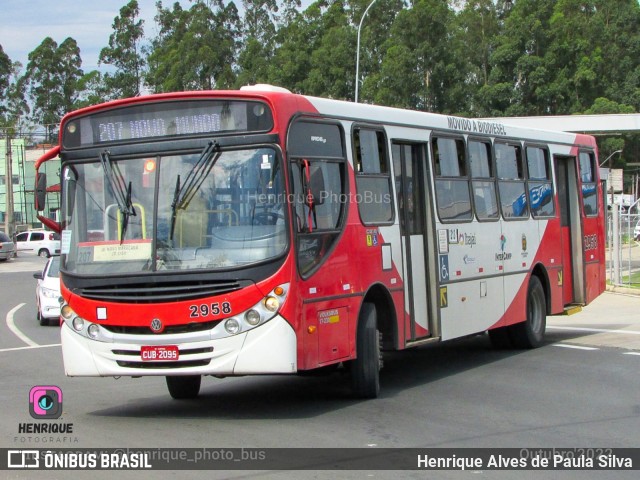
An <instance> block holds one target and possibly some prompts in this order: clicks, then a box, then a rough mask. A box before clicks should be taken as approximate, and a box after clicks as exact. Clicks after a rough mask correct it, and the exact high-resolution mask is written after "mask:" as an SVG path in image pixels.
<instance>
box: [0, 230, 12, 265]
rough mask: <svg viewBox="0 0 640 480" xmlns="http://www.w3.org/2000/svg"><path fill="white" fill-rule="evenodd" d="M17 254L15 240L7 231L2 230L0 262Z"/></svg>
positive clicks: (0, 236)
mask: <svg viewBox="0 0 640 480" xmlns="http://www.w3.org/2000/svg"><path fill="white" fill-rule="evenodd" d="M15 254H16V245H15V243H13V240H11V239H10V238H9V236H8V235H7V234H6V233H4V232H0V262H6V261H7V260H9V259H10V258H13V257H15Z"/></svg>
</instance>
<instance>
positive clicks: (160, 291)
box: [77, 280, 250, 303]
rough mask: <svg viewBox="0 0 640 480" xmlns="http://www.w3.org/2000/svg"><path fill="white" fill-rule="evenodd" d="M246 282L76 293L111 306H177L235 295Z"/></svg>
mask: <svg viewBox="0 0 640 480" xmlns="http://www.w3.org/2000/svg"><path fill="white" fill-rule="evenodd" d="M249 283H250V282H246V281H220V282H203V281H199V280H190V281H182V282H177V283H175V282H172V283H157V282H153V283H152V282H146V283H130V284H124V285H109V286H99V287H84V288H82V289H80V291H78V292H77V293H78V294H79V295H81V296H83V297H85V298H89V299H91V300H100V301H105V302H115V303H118V302H120V303H125V302H126V303H156V302H180V301H184V300H195V299H198V298H206V297H212V296H215V295H222V294H225V293H230V292H235V291H236V290H239V289H241V288H243V287H244V286H246V285H248V284H249Z"/></svg>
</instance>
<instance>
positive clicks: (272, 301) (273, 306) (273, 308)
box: [264, 297, 280, 312]
mask: <svg viewBox="0 0 640 480" xmlns="http://www.w3.org/2000/svg"><path fill="white" fill-rule="evenodd" d="M264 306H265V308H266V309H267V310H269V311H270V312H277V311H278V309H279V308H280V301H279V300H278V299H277V298H276V297H267V298H265V299H264Z"/></svg>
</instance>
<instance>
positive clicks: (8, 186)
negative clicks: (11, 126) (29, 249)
mask: <svg viewBox="0 0 640 480" xmlns="http://www.w3.org/2000/svg"><path fill="white" fill-rule="evenodd" d="M6 139H7V153H6V162H7V163H6V169H5V177H6V178H5V205H6V213H5V219H4V232H5V233H6V234H7V235H9V236H11V235H13V230H14V229H13V169H12V167H13V160H12V157H11V137H10V136H9V133H8V132H7V134H6Z"/></svg>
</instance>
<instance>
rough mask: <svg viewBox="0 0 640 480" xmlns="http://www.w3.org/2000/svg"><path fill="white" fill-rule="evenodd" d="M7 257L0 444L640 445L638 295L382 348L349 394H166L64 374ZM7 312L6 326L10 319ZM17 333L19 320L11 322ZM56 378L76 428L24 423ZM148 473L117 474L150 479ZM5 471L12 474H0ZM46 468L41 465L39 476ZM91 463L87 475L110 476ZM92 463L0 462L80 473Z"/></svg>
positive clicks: (233, 387)
mask: <svg viewBox="0 0 640 480" xmlns="http://www.w3.org/2000/svg"><path fill="white" fill-rule="evenodd" d="M43 265H44V260H42V259H39V258H18V259H16V260H13V261H11V262H8V263H0V320H1V322H0V365H2V376H0V385H2V388H1V389H0V405H1V406H2V411H1V413H0V448H47V447H52V448H60V447H62V448H64V447H77V448H87V447H91V448H112V447H113V448H116V447H118V448H121V447H136V448H158V447H167V448H170V447H180V448H187V447H194V448H200V447H208V448H233V447H252V448H272V447H308V448H310V449H315V448H323V447H338V448H353V447H361V448H371V449H373V448H383V447H411V448H443V447H454V448H464V447H474V448H475V447H496V448H501V447H517V448H536V447H585V448H595V447H603V448H618V447H640V434H639V433H638V432H640V378H639V376H638V371H639V369H640V315H639V314H638V312H639V309H640V297H632V296H624V295H615V294H611V293H605V294H603V295H602V296H601V297H600V298H598V299H597V300H596V301H595V302H594V303H592V304H591V305H590V306H588V307H586V308H585V309H584V310H583V311H582V312H581V313H579V314H576V315H572V316H570V317H550V318H549V319H548V325H549V328H548V331H547V333H548V335H547V339H548V341H547V343H546V344H545V346H543V347H541V348H539V349H536V350H530V351H496V350H494V349H492V348H491V346H490V344H489V341H488V338H487V337H486V336H476V337H472V338H467V339H463V340H459V341H455V342H450V343H446V344H440V345H437V346H435V347H422V348H417V349H412V350H408V351H405V352H396V353H393V354H389V355H386V357H385V368H384V369H383V370H382V374H381V385H382V391H381V396H380V398H378V399H376V400H373V401H360V400H355V399H353V398H351V397H350V396H349V382H348V378H347V377H346V375H343V374H340V373H336V374H333V375H330V376H325V377H297V376H280V377H277V376H266V377H244V378H229V379H214V378H210V377H207V378H205V379H203V386H202V390H201V395H200V397H199V398H198V399H196V400H192V401H175V400H172V399H171V398H170V397H169V395H168V393H167V391H166V386H165V383H164V379H162V378H141V379H131V378H121V379H118V380H115V379H112V378H67V377H65V376H64V371H63V367H62V358H61V354H60V346H59V343H60V340H59V333H58V329H57V328H56V327H42V326H40V325H39V324H38V323H37V321H36V312H35V305H34V301H33V296H34V286H35V280H34V279H33V277H32V273H33V272H35V271H38V270H39V269H41V268H42V267H43ZM10 325H11V328H10ZM16 332H19V333H18V334H16ZM35 385H56V386H59V387H60V388H61V389H62V391H63V393H64V404H63V414H62V417H61V419H60V420H61V421H64V422H65V423H72V424H73V433H72V434H68V435H66V434H65V435H55V436H54V437H55V439H54V441H53V442H51V441H50V440H48V439H47V438H46V437H49V438H51V436H49V435H45V436H42V435H38V434H25V433H19V431H18V425H19V423H21V422H29V421H31V417H30V415H29V407H28V393H29V390H30V389H31V388H32V387H33V386H35ZM149 473H151V472H146V473H144V474H141V473H140V472H124V473H120V472H119V473H117V476H118V478H149ZM155 473H156V474H157V476H158V477H161V478H204V477H205V476H206V477H208V478H291V479H293V478H296V479H297V478H327V479H328V478H332V479H333V478H468V477H469V476H470V475H472V476H474V477H480V478H505V479H507V478H516V477H515V476H516V475H517V478H551V477H550V476H549V473H551V474H552V475H553V478H576V479H578V478H580V479H583V478H636V475H637V472H635V473H636V475H634V474H633V472H622V471H612V472H603V471H599V472H584V471H582V472H581V471H569V472H546V473H545V472H531V471H519V472H514V471H501V472H497V471H490V470H485V471H483V470H478V471H474V472H456V471H442V472H437V473H436V474H435V475H434V474H433V472H431V473H429V472H424V471H406V472H400V473H394V472H388V471H341V472H337V473H336V472H332V471H305V472H295V471H294V472H282V471H281V472H273V471H271V472H253V471H242V470H238V471H233V472H222V471H213V472H198V471H191V472H155ZM4 474H7V475H4ZM45 474H46V475H45ZM113 475H114V472H92V473H91V478H113ZM86 476H87V472H64V471H59V472H30V473H22V472H20V473H16V472H13V471H11V472H0V477H1V478H47V479H51V478H86Z"/></svg>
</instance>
